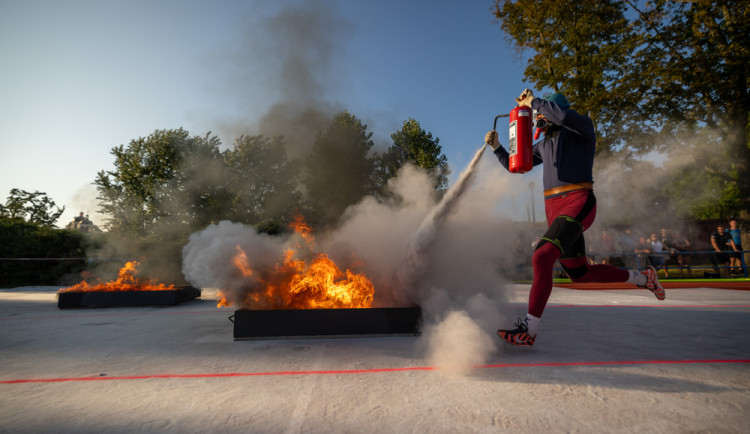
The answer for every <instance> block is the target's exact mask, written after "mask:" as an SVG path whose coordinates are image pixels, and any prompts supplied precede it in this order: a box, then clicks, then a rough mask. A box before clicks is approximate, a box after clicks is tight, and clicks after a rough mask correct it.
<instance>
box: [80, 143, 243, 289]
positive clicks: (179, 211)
mask: <svg viewBox="0 0 750 434" xmlns="http://www.w3.org/2000/svg"><path fill="white" fill-rule="evenodd" d="M219 144H220V141H219V139H218V138H216V137H211V136H210V135H209V134H207V135H206V136H204V137H199V136H195V137H191V136H190V135H189V133H188V132H187V131H185V130H183V129H181V128H180V129H177V130H157V131H155V132H154V133H152V134H151V135H149V136H148V137H146V138H139V139H136V140H132V141H131V142H130V144H129V145H128V146H127V147H125V146H123V145H120V146H117V147H115V148H113V149H112V151H111V154H112V155H113V156H114V157H115V162H114V170H110V171H101V172H99V173H98V175H97V178H96V180H95V182H94V183H95V184H96V186H97V190H98V193H99V196H98V199H99V207H100V210H101V212H102V213H104V214H106V215H107V216H108V219H107V221H106V223H105V227H107V228H108V229H109V233H108V239H109V241H110V243H109V245H108V246H107V247H108V248H109V249H111V250H110V251H107V252H106V253H105V254H106V255H107V256H120V257H134V258H140V259H141V261H142V266H141V272H142V273H143V275H144V276H146V277H149V278H158V279H162V280H164V281H167V282H168V283H181V282H182V281H181V279H182V273H181V271H180V268H181V265H180V264H181V256H182V253H181V252H182V247H183V246H184V245H185V244H186V243H187V239H188V236H189V235H190V234H191V233H192V232H194V231H196V230H198V229H202V228H203V227H205V225H207V224H208V223H211V222H215V221H218V219H220V218H224V212H225V210H226V208H227V206H226V202H227V201H229V200H231V198H232V194H231V192H228V191H227V190H226V187H225V186H224V185H223V183H222V179H223V178H224V174H225V172H224V164H223V160H222V158H221V152H220V151H219Z"/></svg>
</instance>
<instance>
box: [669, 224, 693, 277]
mask: <svg viewBox="0 0 750 434" xmlns="http://www.w3.org/2000/svg"><path fill="white" fill-rule="evenodd" d="M670 247H672V248H673V249H674V250H675V251H676V253H677V265H678V266H679V267H680V277H682V269H683V268H687V275H688V277H690V276H691V272H690V263H691V256H690V254H686V253H685V252H687V251H689V250H690V247H691V244H690V241H688V239H687V238H685V237H683V236H682V234H680V232H679V231H674V233H673V235H672V244H671V245H670Z"/></svg>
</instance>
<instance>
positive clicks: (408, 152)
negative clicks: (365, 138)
mask: <svg viewBox="0 0 750 434" xmlns="http://www.w3.org/2000/svg"><path fill="white" fill-rule="evenodd" d="M391 139H393V146H391V147H390V148H388V149H387V150H386V152H385V153H383V155H382V156H381V157H380V161H379V169H380V175H379V176H380V177H382V178H383V180H384V181H381V183H382V184H384V183H385V181H387V180H388V179H389V178H391V177H394V176H396V174H397V173H398V170H399V169H400V168H401V167H402V166H403V165H404V164H406V163H411V164H413V165H415V166H418V167H422V168H424V169H425V170H427V172H428V173H429V174H430V176H432V178H433V179H434V180H435V181H434V187H435V190H437V191H438V192H439V193H443V192H445V190H446V189H447V188H448V175H449V174H450V168H449V167H448V158H447V157H446V156H445V155H444V154H441V152H442V148H441V146H440V145H439V144H438V143H440V139H438V138H434V139H433V138H432V133H428V132H426V131H425V130H423V129H422V127H421V126H420V125H419V122H417V121H416V120H414V119H412V118H409V119H408V120H406V121H404V123H403V126H402V127H401V129H400V130H398V131H396V132H395V133H393V134H391Z"/></svg>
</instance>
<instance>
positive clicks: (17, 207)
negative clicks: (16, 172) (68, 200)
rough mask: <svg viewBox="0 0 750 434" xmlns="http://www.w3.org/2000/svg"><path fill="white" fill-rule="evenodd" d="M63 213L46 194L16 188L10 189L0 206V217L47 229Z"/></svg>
mask: <svg viewBox="0 0 750 434" xmlns="http://www.w3.org/2000/svg"><path fill="white" fill-rule="evenodd" d="M53 208H54V209H53ZM64 211H65V207H62V208H59V207H57V206H56V205H55V202H54V201H53V200H52V199H50V198H49V197H48V196H47V194H46V193H42V192H40V191H35V192H33V193H30V192H28V191H25V190H20V189H18V188H13V189H11V190H10V195H9V196H8V199H7V200H6V201H5V205H0V217H6V218H10V219H22V220H25V221H27V222H30V223H34V224H37V225H40V226H48V227H53V226H54V225H55V222H56V221H57V219H59V218H60V215H61V214H62V213H63V212H64Z"/></svg>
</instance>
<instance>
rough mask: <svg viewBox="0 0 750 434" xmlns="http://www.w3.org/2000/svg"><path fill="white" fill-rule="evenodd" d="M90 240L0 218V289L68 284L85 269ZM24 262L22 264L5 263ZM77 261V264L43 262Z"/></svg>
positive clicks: (69, 232)
mask: <svg viewBox="0 0 750 434" xmlns="http://www.w3.org/2000/svg"><path fill="white" fill-rule="evenodd" d="M92 240H93V239H92V238H90V237H88V236H84V234H83V233H81V232H78V231H67V230H63V229H57V228H54V227H52V226H51V225H50V224H42V223H38V222H31V221H24V220H23V219H21V218H10V217H0V258H6V259H5V260H0V287H14V286H28V285H57V284H69V283H73V281H72V280H71V281H67V280H66V279H74V278H75V276H78V274H79V273H80V272H81V270H83V268H84V266H85V262H86V261H85V259H84V258H85V256H86V254H85V251H86V248H87V246H88V245H89V244H90V243H92V242H93V241H92ZM7 258H14V259H18V258H24V260H7ZM44 258H81V260H51V259H50V260H43V259H44Z"/></svg>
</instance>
